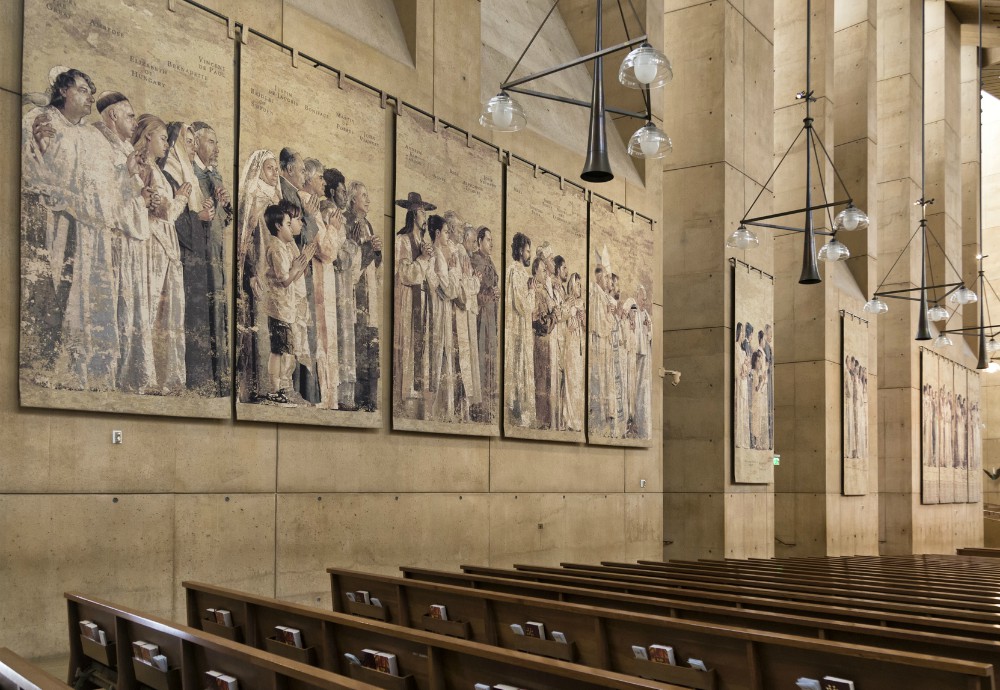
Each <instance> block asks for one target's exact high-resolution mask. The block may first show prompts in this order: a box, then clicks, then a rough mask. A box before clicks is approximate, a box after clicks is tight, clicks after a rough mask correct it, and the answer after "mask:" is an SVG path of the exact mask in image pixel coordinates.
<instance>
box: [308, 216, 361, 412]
mask: <svg viewBox="0 0 1000 690" xmlns="http://www.w3.org/2000/svg"><path fill="white" fill-rule="evenodd" d="M320 219H321V221H322V225H321V230H320V231H319V233H317V235H316V254H315V255H313V260H312V270H313V300H314V301H315V306H316V309H315V312H316V376H317V378H318V379H319V390H320V401H319V404H318V407H320V408H321V409H325V410H337V409H340V401H341V398H340V393H341V390H340V384H341V372H342V371H343V366H342V362H341V348H340V345H341V342H342V335H341V331H342V329H343V328H344V326H343V324H341V322H340V314H341V310H342V308H343V307H342V305H341V304H340V299H341V293H340V280H338V271H337V269H336V267H335V266H334V264H335V262H336V261H337V260H338V259H339V257H340V256H341V254H342V253H343V250H344V245H345V243H346V240H347V230H346V226H345V223H344V216H343V213H342V212H341V211H340V209H339V208H337V206H336V204H334V203H333V202H332V201H330V200H325V201H323V202H321V203H320ZM350 294H351V295H353V290H351V291H350ZM352 313H353V309H352ZM351 330H352V334H353V321H352V323H351ZM351 362H352V364H353V358H352V360H351ZM353 402H354V401H353V388H352V399H351V400H350V404H351V405H353Z"/></svg>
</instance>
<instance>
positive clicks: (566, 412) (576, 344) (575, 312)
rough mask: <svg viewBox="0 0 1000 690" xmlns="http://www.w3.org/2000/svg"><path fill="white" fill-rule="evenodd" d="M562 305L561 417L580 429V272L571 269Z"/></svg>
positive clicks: (583, 335)
mask: <svg viewBox="0 0 1000 690" xmlns="http://www.w3.org/2000/svg"><path fill="white" fill-rule="evenodd" d="M563 308H564V310H565V312H566V314H567V319H566V322H565V329H564V331H563V333H564V337H563V339H562V342H561V346H562V361H563V370H564V377H563V388H562V399H561V403H560V418H561V419H562V421H563V422H564V423H565V428H566V430H567V431H583V412H584V409H585V408H586V406H585V395H584V386H583V384H584V379H585V374H584V370H583V367H584V357H585V355H586V347H587V337H586V334H587V329H586V326H587V323H586V319H587V305H586V304H585V303H584V299H583V282H582V280H581V279H580V274H579V273H574V274H573V275H571V276H570V278H569V283H568V284H567V287H566V301H565V302H564V303H563Z"/></svg>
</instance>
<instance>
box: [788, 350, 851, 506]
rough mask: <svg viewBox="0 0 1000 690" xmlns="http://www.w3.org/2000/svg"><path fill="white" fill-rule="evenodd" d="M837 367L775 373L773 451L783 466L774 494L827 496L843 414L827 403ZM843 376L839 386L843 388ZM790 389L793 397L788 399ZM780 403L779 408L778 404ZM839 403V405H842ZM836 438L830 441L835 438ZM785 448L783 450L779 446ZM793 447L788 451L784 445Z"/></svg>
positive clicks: (807, 366) (803, 366)
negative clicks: (830, 464)
mask: <svg viewBox="0 0 1000 690" xmlns="http://www.w3.org/2000/svg"><path fill="white" fill-rule="evenodd" d="M833 373H834V372H833V365H832V363H830V362H825V361H819V362H816V361H813V362H795V363H790V364H779V365H778V366H776V367H775V380H776V381H781V383H780V384H779V386H778V387H777V388H776V390H775V396H774V397H775V405H776V409H775V448H774V452H775V453H778V454H779V455H781V460H782V463H781V465H779V466H778V467H777V468H776V469H775V484H774V487H775V491H776V492H780V491H786V492H788V491H794V492H811V493H823V492H825V491H827V490H828V487H829V479H828V463H827V449H828V448H830V449H833V450H836V452H837V455H838V467H839V449H840V443H839V442H835V441H836V436H837V435H839V434H834V433H833V430H834V429H836V430H837V431H838V432H839V429H840V414H839V410H838V409H837V408H836V407H835V406H834V405H832V404H831V401H830V400H829V397H830V395H829V389H830V388H831V386H832V385H833V383H834V382H833V381H832V375H833ZM839 382H840V379H839V376H838V377H837V381H836V384H837V385H838V386H839ZM789 389H792V392H793V394H792V396H791V397H790V398H789V396H788V393H789ZM779 402H780V403H782V404H781V405H780V407H779V406H778V404H779ZM838 402H839V399H838ZM831 437H832V438H831ZM779 440H780V441H781V442H782V443H781V444H780V445H779V443H778V441H779ZM786 443H787V444H789V445H785V444H786Z"/></svg>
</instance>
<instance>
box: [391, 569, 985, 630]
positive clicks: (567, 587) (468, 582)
mask: <svg viewBox="0 0 1000 690" xmlns="http://www.w3.org/2000/svg"><path fill="white" fill-rule="evenodd" d="M400 570H401V571H402V572H403V575H404V577H405V578H406V579H412V580H414V581H422V582H434V583H441V584H451V585H456V586H460V587H470V588H473V589H484V590H490V591H496V592H507V593H510V594H517V595H523V596H531V597H539V598H544V599H555V600H557V601H570V602H576V603H582V604H591V605H594V606H604V607H611V608H618V609H622V610H629V611H639V612H641V611H647V610H649V609H650V608H651V607H661V608H662V609H663V610H666V611H668V614H667V615H670V616H675V617H681V618H690V619H692V620H708V621H716V620H719V619H717V618H715V616H716V615H722V616H724V615H728V612H729V611H730V610H735V611H738V612H749V613H753V614H760V615H762V616H778V617H791V616H795V615H811V616H816V617H828V618H831V619H835V620H838V621H842V622H846V623H860V624H873V625H879V626H883V627H886V628H899V629H902V630H917V631H925V632H935V633H944V634H957V635H960V636H965V637H974V638H981V639H989V640H992V639H996V638H997V636H998V631H1000V628H998V624H996V623H992V624H991V623H984V622H978V621H970V620H961V619H954V618H946V617H943V616H933V617H932V616H925V615H922V614H921V613H919V612H917V613H914V612H909V611H907V610H905V607H899V608H900V610H899V611H894V610H885V609H869V608H863V607H861V606H850V605H849V604H848V605H844V604H836V605H833V604H829V603H823V602H808V601H801V602H787V601H783V600H778V599H768V598H764V597H751V596H742V595H739V594H729V593H720V592H712V593H710V594H708V595H703V594H701V593H698V592H694V593H692V592H690V591H689V590H683V589H681V590H675V589H670V588H665V587H643V586H639V587H631V588H628V591H623V590H622V589H621V588H618V589H614V590H613V591H612V590H605V589H600V588H596V589H595V588H594V587H593V586H592V583H591V582H588V581H585V582H583V583H582V585H583V586H577V585H576V584H575V583H569V584H567V583H564V582H538V581H535V580H532V579H530V578H518V579H511V578H505V577H499V576H489V575H472V574H468V573H461V572H450V571H439V570H431V569H427V568H412V567H402V568H400Z"/></svg>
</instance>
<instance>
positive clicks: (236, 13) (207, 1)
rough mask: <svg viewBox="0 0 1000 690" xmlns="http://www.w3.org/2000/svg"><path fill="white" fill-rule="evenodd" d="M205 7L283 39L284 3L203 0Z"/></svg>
mask: <svg viewBox="0 0 1000 690" xmlns="http://www.w3.org/2000/svg"><path fill="white" fill-rule="evenodd" d="M202 4H203V5H205V7H210V8H211V9H213V10H215V11H216V12H219V13H220V14H224V15H225V16H227V17H232V18H233V19H234V20H236V21H238V22H241V23H242V24H244V25H245V26H249V27H250V28H252V29H255V30H256V31H259V32H261V33H262V34H266V35H268V36H271V37H272V38H276V39H278V40H279V41H280V40H281V14H282V5H283V3H280V2H273V0H203V2H202Z"/></svg>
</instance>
